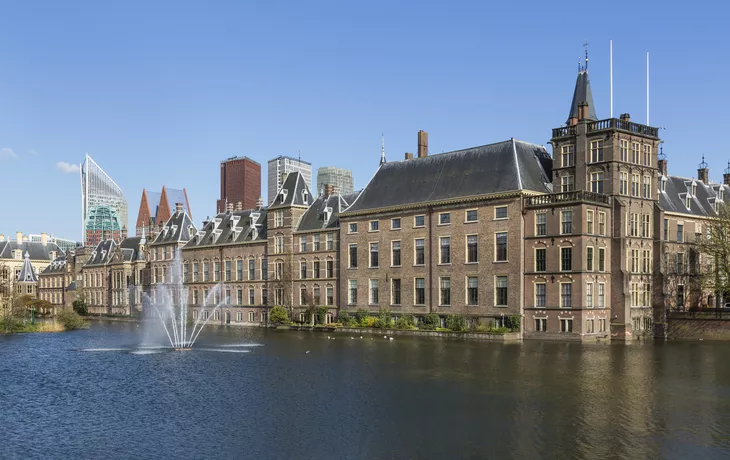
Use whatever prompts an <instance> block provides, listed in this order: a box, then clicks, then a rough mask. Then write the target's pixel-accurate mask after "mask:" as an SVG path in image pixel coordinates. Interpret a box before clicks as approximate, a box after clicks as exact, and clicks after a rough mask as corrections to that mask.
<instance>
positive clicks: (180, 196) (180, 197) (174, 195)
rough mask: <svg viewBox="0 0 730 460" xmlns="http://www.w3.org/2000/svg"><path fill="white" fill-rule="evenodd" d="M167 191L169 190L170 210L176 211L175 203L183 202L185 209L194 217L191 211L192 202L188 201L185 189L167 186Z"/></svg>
mask: <svg viewBox="0 0 730 460" xmlns="http://www.w3.org/2000/svg"><path fill="white" fill-rule="evenodd" d="M165 191H166V192H167V205H168V206H169V207H170V212H175V203H182V205H183V209H184V210H185V212H187V213H188V215H189V216H190V218H191V219H192V217H193V213H192V212H190V203H188V196H187V193H186V192H185V189H182V190H180V189H177V188H165Z"/></svg>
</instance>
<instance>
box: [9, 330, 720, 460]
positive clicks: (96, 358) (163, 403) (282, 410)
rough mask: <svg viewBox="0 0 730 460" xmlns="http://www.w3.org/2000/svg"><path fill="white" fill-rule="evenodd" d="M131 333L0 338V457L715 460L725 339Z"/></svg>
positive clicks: (718, 431) (89, 332) (35, 335)
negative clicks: (159, 344)
mask: <svg viewBox="0 0 730 460" xmlns="http://www.w3.org/2000/svg"><path fill="white" fill-rule="evenodd" d="M141 330H142V329H141V328H139V327H138V326H137V324H133V323H111V324H104V323H93V324H92V327H91V329H90V330H87V331H77V332H72V333H64V334H26V335H14V336H0V436H2V441H3V442H2V443H1V446H0V457H2V458H6V459H7V458H23V459H26V458H53V459H65V458H73V459H80V458H84V459H86V458H103V459H105V460H109V459H117V458H119V459H152V458H164V459H173V458H186V459H209V458H246V459H248V458H251V459H368V460H370V459H459V458H463V459H485V458H489V459H508V458H519V459H535V458H556V459H573V458H576V459H578V458H580V459H583V458H596V459H610V458H621V459H624V458H631V459H633V458H636V459H658V458H667V459H672V458H676V459H688V458H689V459H696V460H699V459H703V460H704V459H715V458H716V459H720V458H724V459H727V458H730V433H728V431H729V430H730V343H711V342H694V343H690V342H685V343H679V342H672V343H645V344H631V345H624V344H612V345H600V344H599V345H595V344H594V345H583V344H577V343H541V342H524V343H519V344H497V343H481V342H465V341H456V340H441V339H418V338H408V337H400V336H398V337H395V340H392V341H390V340H384V339H383V336H382V335H373V336H365V337H363V338H362V339H360V337H359V336H357V337H356V338H354V339H352V338H350V334H342V333H340V334H337V335H336V337H337V338H336V340H328V339H327V336H328V335H334V334H328V333H315V332H301V333H299V332H297V333H294V332H276V331H269V332H266V331H262V330H260V329H209V330H206V331H205V332H204V333H203V334H202V335H201V336H200V338H199V340H198V343H197V344H196V347H197V348H198V349H197V350H193V351H188V352H171V351H166V352H161V353H160V352H158V351H159V350H154V349H145V350H138V351H130V349H134V348H135V347H137V346H138V345H139V343H140V341H141V340H142V335H141V333H140V331H141ZM114 348H117V349H119V350H112V349H114ZM206 349H208V350H206ZM80 350H90V351H80ZM91 350H96V351H91Z"/></svg>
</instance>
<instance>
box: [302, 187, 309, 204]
mask: <svg viewBox="0 0 730 460" xmlns="http://www.w3.org/2000/svg"><path fill="white" fill-rule="evenodd" d="M302 201H304V202H305V203H306V202H308V201H309V192H308V191H306V190H302Z"/></svg>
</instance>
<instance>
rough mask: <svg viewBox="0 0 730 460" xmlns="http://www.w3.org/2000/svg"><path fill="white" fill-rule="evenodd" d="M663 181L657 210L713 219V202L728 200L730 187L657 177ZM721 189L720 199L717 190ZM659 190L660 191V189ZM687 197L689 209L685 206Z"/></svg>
mask: <svg viewBox="0 0 730 460" xmlns="http://www.w3.org/2000/svg"><path fill="white" fill-rule="evenodd" d="M659 180H660V181H665V186H664V190H663V191H660V192H659V208H661V209H662V210H663V211H665V212H675V213H680V214H688V215H693V216H698V217H715V216H717V213H716V212H715V205H714V203H715V201H720V202H721V203H723V202H724V200H725V199H727V198H730V187H728V186H727V185H724V184H717V183H712V182H711V183H709V184H705V183H703V182H702V181H700V180H697V179H691V178H687V177H679V176H659ZM693 183H694V184H695V193H694V195H693V194H692V184H693ZM721 189H722V198H723V199H720V197H719V190H721ZM660 190H661V189H660ZM687 195H689V196H690V203H689V205H690V207H689V209H688V208H687V206H686V201H685V200H686V198H687Z"/></svg>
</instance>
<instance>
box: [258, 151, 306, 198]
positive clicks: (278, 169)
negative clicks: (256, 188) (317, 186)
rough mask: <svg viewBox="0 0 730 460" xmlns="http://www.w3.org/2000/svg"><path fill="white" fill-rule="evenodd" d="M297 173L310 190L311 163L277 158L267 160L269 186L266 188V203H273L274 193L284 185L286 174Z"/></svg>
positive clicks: (290, 158)
mask: <svg viewBox="0 0 730 460" xmlns="http://www.w3.org/2000/svg"><path fill="white" fill-rule="evenodd" d="M294 171H299V172H300V173H301V174H302V178H303V179H304V182H306V183H307V187H309V189H310V190H311V189H312V163H309V162H308V161H302V160H301V159H297V158H292V157H287V156H278V157H276V158H274V159H273V160H269V186H268V197H267V200H268V203H271V202H272V201H274V198H276V193H277V192H278V191H279V189H280V188H281V186H282V185H283V184H284V179H286V176H287V174H289V173H291V172H294Z"/></svg>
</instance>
